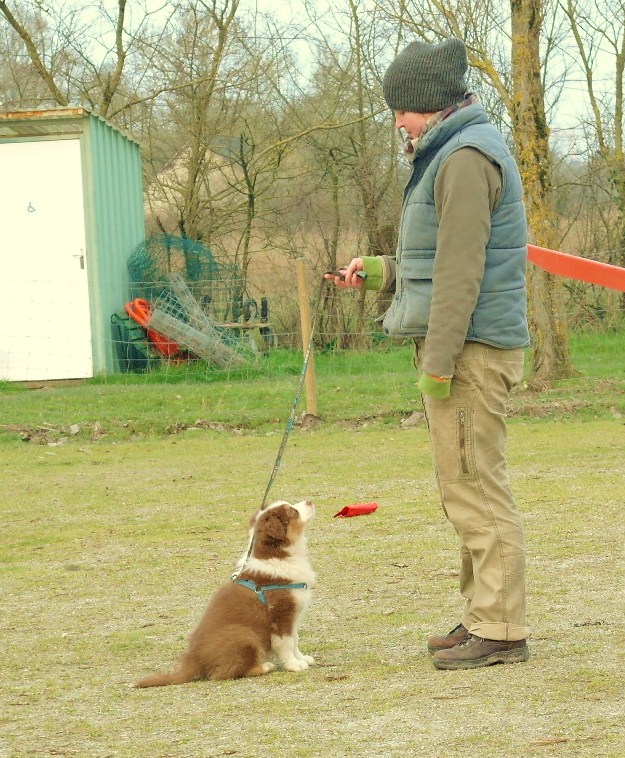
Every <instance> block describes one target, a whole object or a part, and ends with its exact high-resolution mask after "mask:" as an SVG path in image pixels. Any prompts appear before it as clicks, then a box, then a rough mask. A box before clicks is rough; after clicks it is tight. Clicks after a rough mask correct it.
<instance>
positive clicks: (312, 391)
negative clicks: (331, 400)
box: [295, 258, 317, 416]
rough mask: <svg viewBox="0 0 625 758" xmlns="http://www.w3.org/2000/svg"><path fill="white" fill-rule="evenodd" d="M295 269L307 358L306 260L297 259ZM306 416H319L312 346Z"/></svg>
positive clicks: (308, 329)
mask: <svg viewBox="0 0 625 758" xmlns="http://www.w3.org/2000/svg"><path fill="white" fill-rule="evenodd" d="M295 267H296V269H297V292H298V294H299V315H300V324H301V330H302V349H303V351H304V356H306V349H307V348H308V343H309V342H310V330H311V325H310V305H309V303H308V289H307V287H306V272H305V268H304V259H303V258H296V259H295ZM305 384H306V415H308V416H316V415H317V387H316V383H315V361H314V356H313V352H312V346H311V349H310V357H309V358H308V367H307V368H306V377H305Z"/></svg>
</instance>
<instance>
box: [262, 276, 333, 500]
mask: <svg viewBox="0 0 625 758" xmlns="http://www.w3.org/2000/svg"><path fill="white" fill-rule="evenodd" d="M326 281H327V280H326V279H324V278H322V279H321V284H320V285H319V293H318V294H317V302H316V304H315V309H314V311H313V319H312V323H311V326H310V339H309V340H308V347H307V348H306V353H305V355H304V363H303V365H302V370H301V372H300V375H299V382H298V384H297V391H296V392H295V397H294V398H293V404H292V405H291V413H290V414H289V420H288V421H287V423H286V428H285V430H284V434H283V436H282V442H281V443H280V448H279V450H278V455H277V456H276V461H275V463H274V464H273V470H272V472H271V476H270V477H269V482H268V483H267V489H266V490H265V494H264V496H263V501H262V503H261V506H260V507H261V509H262V508H264V507H265V505H266V504H267V495H268V494H269V490H270V489H271V485H272V484H273V482H274V479H275V478H276V474H277V473H278V469H279V468H280V464H281V463H282V456H283V455H284V450H285V448H286V445H287V442H288V440H289V435H290V434H291V432H292V431H293V427H294V426H295V412H296V410H297V405H298V403H299V398H300V395H301V394H302V387H303V386H304V379H305V377H306V369H307V368H308V361H309V360H310V355H311V353H312V346H313V338H314V336H315V326H316V324H317V316H318V314H319V306H320V305H321V296H322V295H323V288H324V285H325V283H326Z"/></svg>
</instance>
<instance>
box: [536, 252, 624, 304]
mask: <svg viewBox="0 0 625 758" xmlns="http://www.w3.org/2000/svg"><path fill="white" fill-rule="evenodd" d="M527 258H528V260H530V261H531V262H532V263H533V264H534V265H536V266H538V267H539V268H542V269H544V270H545V271H548V272H549V273H550V274H555V275H556V276H566V277H568V278H569V279H577V280H579V281H580V282H588V283H589V284H598V285H599V286H600V287H607V288H608V289H612V290H619V291H620V292H625V268H621V267H620V266H612V265H610V264H609V263H601V262H599V261H593V260H590V259H589V258H580V256H578V255H569V253H560V252H558V251H557V250H548V249H547V248H546V247H536V245H528V246H527Z"/></svg>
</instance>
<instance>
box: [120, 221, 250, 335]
mask: <svg viewBox="0 0 625 758" xmlns="http://www.w3.org/2000/svg"><path fill="white" fill-rule="evenodd" d="M127 265H128V276H129V278H130V287H131V296H132V298H135V297H141V298H145V299H146V300H149V301H150V302H154V301H156V300H160V301H161V302H162V301H167V300H168V299H171V300H172V301H173V302H174V303H175V301H176V298H175V295H174V294H173V293H172V291H171V286H170V277H171V275H172V274H177V275H179V276H181V277H182V279H183V280H184V282H185V283H186V284H187V286H188V287H189V289H190V290H191V292H192V294H193V296H194V298H195V299H196V300H197V301H198V303H200V305H201V307H202V309H203V310H204V312H205V313H206V314H207V315H208V316H210V317H211V318H212V319H214V320H215V321H217V322H227V321H238V320H239V318H240V312H241V303H242V293H243V281H242V276H241V271H240V269H239V268H238V266H234V265H229V264H224V263H220V262H219V261H218V260H217V259H216V258H215V256H214V255H213V253H212V252H211V251H210V249H209V248H208V247H206V245H203V244H202V243H201V242H198V241H197V240H192V239H188V238H186V237H176V236H173V235H168V234H163V235H160V236H155V237H148V238H147V239H145V240H144V241H143V242H142V243H141V244H140V245H138V246H137V247H136V248H135V250H134V251H133V252H132V254H131V256H130V258H129V259H128V264H127Z"/></svg>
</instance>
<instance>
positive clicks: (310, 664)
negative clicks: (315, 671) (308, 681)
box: [302, 654, 315, 666]
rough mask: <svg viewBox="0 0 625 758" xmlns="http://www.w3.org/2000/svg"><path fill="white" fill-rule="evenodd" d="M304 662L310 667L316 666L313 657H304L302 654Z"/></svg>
mask: <svg viewBox="0 0 625 758" xmlns="http://www.w3.org/2000/svg"><path fill="white" fill-rule="evenodd" d="M302 660H304V661H306V663H307V664H308V665H309V666H314V665H315V659H314V658H313V657H312V655H304V654H302Z"/></svg>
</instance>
